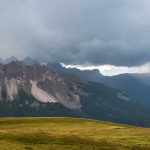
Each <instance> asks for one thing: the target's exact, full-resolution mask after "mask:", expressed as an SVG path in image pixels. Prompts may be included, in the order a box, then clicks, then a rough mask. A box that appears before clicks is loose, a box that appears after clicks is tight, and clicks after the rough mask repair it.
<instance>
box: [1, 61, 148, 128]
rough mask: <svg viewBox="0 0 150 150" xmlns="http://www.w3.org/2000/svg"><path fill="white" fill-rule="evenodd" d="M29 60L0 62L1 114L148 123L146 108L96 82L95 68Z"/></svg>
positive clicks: (130, 97)
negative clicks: (68, 67)
mask: <svg viewBox="0 0 150 150" xmlns="http://www.w3.org/2000/svg"><path fill="white" fill-rule="evenodd" d="M26 60H27V59H26ZM28 60H29V59H28ZM31 63H32V62H31V60H30V63H28V64H27V61H26V63H25V62H23V61H18V60H17V61H11V62H9V63H7V64H2V63H1V64H0V116H1V117H4V116H7V117H8V116H73V117H85V118H94V119H99V120H108V121H114V122H119V123H126V124H134V125H139V126H150V116H149V113H150V110H149V108H148V107H147V106H144V105H143V104H142V103H140V102H139V101H138V100H136V99H135V98H132V96H129V95H128V94H127V93H126V92H124V91H122V90H120V89H117V88H112V87H109V86H108V85H105V84H103V83H100V81H98V82H97V81H96V79H97V77H100V78H102V77H103V76H102V75H99V72H97V70H93V71H83V72H82V71H80V70H78V69H73V70H72V69H65V68H63V67H62V66H61V65H60V64H44V65H41V64H39V63H32V64H31ZM61 69H62V70H61ZM75 72H78V73H75ZM79 72H82V73H80V74H79ZM94 80H95V81H94Z"/></svg>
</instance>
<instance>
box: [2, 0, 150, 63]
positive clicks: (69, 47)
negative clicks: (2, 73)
mask: <svg viewBox="0 0 150 150" xmlns="http://www.w3.org/2000/svg"><path fill="white" fill-rule="evenodd" d="M149 7H150V1H149V0H144V1H141V0H44V1H42V0H13V1H12V0H0V55H1V56H2V57H7V56H11V55H15V56H17V57H25V56H32V57H33V58H37V59H39V60H41V61H45V60H46V61H58V62H63V63H72V64H79V63H80V64H84V63H91V64H96V65H97V64H114V65H129V66H133V65H140V64H143V63H146V62H149V61H150V10H149Z"/></svg>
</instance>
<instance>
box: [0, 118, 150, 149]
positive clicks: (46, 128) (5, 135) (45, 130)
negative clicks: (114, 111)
mask: <svg viewBox="0 0 150 150" xmlns="http://www.w3.org/2000/svg"><path fill="white" fill-rule="evenodd" d="M0 149H1V150H10V149H11V150H22V149H23V150H79V149H82V150H107V149H108V150H128V149H129V150H149V149H150V129H149V128H140V127H134V126H127V125H119V124H114V123H108V122H101V121H94V120H86V119H71V118H5V119H0Z"/></svg>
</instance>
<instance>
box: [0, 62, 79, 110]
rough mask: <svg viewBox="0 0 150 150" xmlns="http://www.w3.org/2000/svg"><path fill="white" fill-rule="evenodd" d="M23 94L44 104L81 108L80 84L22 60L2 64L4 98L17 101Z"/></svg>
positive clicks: (0, 88) (0, 80) (0, 93)
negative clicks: (20, 94)
mask: <svg viewBox="0 0 150 150" xmlns="http://www.w3.org/2000/svg"><path fill="white" fill-rule="evenodd" d="M21 91H24V92H26V93H27V94H28V95H29V96H33V97H34V98H35V99H36V101H37V102H40V103H56V102H58V103H61V104H62V105H64V106H65V107H68V108H71V109H79V108H80V107H81V103H80V94H79V93H81V91H80V89H79V88H78V84H77V83H76V82H74V81H71V80H68V79H66V78H64V77H62V76H60V75H59V74H58V73H55V72H53V71H52V70H50V69H48V68H46V67H45V66H41V65H33V66H27V65H25V64H24V63H23V62H21V61H16V62H11V63H9V64H6V65H3V64H0V99H1V100H8V101H14V100H16V98H19V93H20V92H21Z"/></svg>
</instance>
